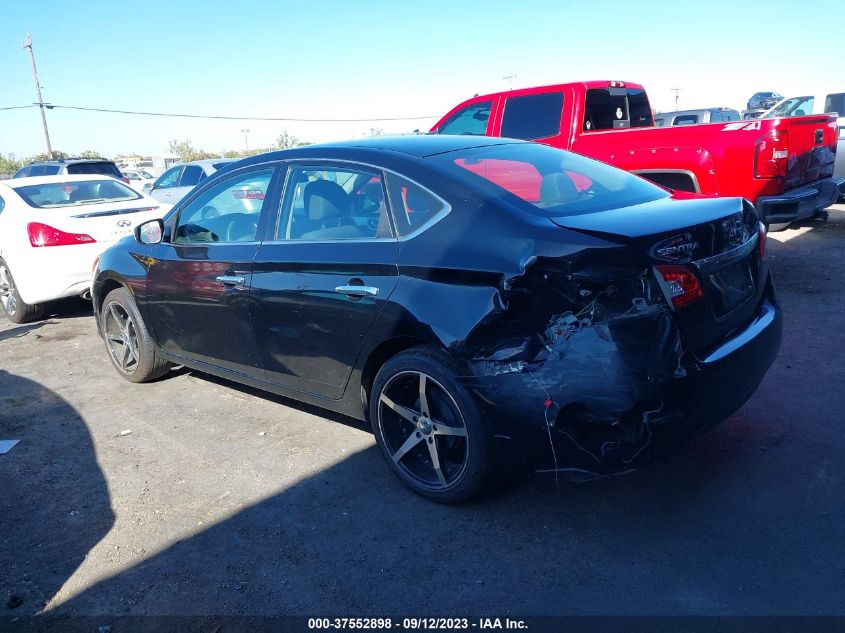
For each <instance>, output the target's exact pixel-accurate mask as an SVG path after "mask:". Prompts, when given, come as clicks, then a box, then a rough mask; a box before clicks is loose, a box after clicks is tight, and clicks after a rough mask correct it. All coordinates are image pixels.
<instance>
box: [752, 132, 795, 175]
mask: <svg viewBox="0 0 845 633" xmlns="http://www.w3.org/2000/svg"><path fill="white" fill-rule="evenodd" d="M788 161H789V131H788V130H772V131H771V132H769V133H768V134H766V135H765V136H761V137H760V138H759V139H757V146H756V147H755V149H754V177H755V178H782V177H783V176H786V164H787V162H788Z"/></svg>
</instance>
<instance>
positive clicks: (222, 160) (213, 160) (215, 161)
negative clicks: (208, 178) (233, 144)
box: [173, 158, 239, 167]
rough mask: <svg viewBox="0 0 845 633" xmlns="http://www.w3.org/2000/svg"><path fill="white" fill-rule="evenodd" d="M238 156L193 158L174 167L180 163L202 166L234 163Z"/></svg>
mask: <svg viewBox="0 0 845 633" xmlns="http://www.w3.org/2000/svg"><path fill="white" fill-rule="evenodd" d="M236 160H239V159H237V158H203V159H202V160H192V161H190V162H188V163H179V164H178V165H173V166H174V167H178V166H179V165H183V166H184V165H199V166H200V167H204V166H208V165H217V164H219V163H234V162H235V161H236Z"/></svg>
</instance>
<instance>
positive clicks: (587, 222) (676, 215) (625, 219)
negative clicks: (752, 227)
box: [550, 198, 742, 238]
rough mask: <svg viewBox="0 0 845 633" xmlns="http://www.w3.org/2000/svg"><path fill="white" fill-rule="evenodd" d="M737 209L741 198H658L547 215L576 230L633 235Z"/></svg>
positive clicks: (691, 223) (681, 225) (702, 220)
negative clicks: (578, 213)
mask: <svg viewBox="0 0 845 633" xmlns="http://www.w3.org/2000/svg"><path fill="white" fill-rule="evenodd" d="M740 211H742V199H741V198H694V199H689V200H681V199H677V198H661V199H660V200H654V201H652V202H646V203H643V204H638V205H635V206H631V207H621V208H618V209H609V210H607V211H596V212H594V213H585V214H582V215H572V216H557V217H552V218H550V219H551V221H552V222H554V223H555V224H557V225H558V226H561V227H564V228H567V229H574V230H576V231H583V232H588V233H594V232H595V233H607V234H613V235H623V236H625V237H630V238H637V237H643V236H646V235H654V234H658V233H665V232H667V231H675V230H678V229H683V228H686V227H689V226H694V225H697V224H705V223H707V222H712V221H713V220H718V219H719V218H723V217H726V216H728V215H731V214H733V213H737V212H740Z"/></svg>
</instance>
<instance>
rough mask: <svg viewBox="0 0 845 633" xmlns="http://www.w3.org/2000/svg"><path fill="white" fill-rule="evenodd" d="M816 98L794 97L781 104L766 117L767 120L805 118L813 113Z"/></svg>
mask: <svg viewBox="0 0 845 633" xmlns="http://www.w3.org/2000/svg"><path fill="white" fill-rule="evenodd" d="M814 102H815V98H814V97H793V98H792V99H787V100H786V101H783V102H782V103H780V104H779V105H778V106H777V107H776V108H772V110H771V111H770V112H769V113H768V114H767V115H766V116H767V118H775V117H785V116H804V115H805V114H812V113H813V103H814Z"/></svg>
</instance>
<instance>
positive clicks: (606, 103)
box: [583, 88, 654, 132]
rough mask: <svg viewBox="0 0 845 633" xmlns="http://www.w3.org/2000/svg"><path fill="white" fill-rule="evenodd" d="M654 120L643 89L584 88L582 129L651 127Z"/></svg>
mask: <svg viewBox="0 0 845 633" xmlns="http://www.w3.org/2000/svg"><path fill="white" fill-rule="evenodd" d="M652 125H654V119H653V118H652V115H651V106H650V105H649V103H648V97H647V96H646V94H645V91H644V90H640V89H633V88H631V89H629V88H595V89H592V90H587V96H586V101H585V104H584V126H583V129H584V131H585V132H593V131H595V130H613V129H621V128H629V127H651V126H652Z"/></svg>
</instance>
